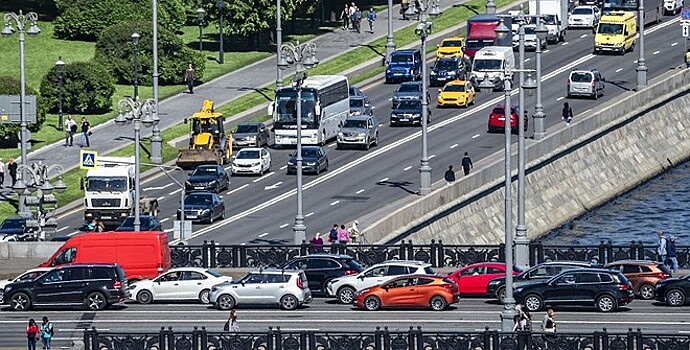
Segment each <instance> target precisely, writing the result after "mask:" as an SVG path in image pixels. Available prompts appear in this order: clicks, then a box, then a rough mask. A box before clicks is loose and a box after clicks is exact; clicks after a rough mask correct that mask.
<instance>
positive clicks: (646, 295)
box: [638, 284, 655, 300]
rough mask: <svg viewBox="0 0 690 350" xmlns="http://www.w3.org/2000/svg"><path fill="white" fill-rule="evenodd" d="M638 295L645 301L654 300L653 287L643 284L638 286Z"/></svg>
mask: <svg viewBox="0 0 690 350" xmlns="http://www.w3.org/2000/svg"><path fill="white" fill-rule="evenodd" d="M638 293H639V294H640V297H641V298H642V299H645V300H649V299H653V298H654V294H655V293H654V286H653V285H651V284H643V285H641V286H640V290H639V291H638Z"/></svg>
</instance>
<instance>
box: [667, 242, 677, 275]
mask: <svg viewBox="0 0 690 350" xmlns="http://www.w3.org/2000/svg"><path fill="white" fill-rule="evenodd" d="M666 254H668V264H666V265H669V267H670V268H671V271H672V272H673V273H677V272H678V255H677V253H676V236H671V237H669V238H668V243H666Z"/></svg>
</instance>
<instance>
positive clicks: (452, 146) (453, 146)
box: [450, 143, 458, 149]
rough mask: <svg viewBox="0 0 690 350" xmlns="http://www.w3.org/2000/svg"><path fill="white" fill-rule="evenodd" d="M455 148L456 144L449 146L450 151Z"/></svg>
mask: <svg viewBox="0 0 690 350" xmlns="http://www.w3.org/2000/svg"><path fill="white" fill-rule="evenodd" d="M455 147H458V144H457V143H456V144H453V145H451V146H450V149H453V148H455Z"/></svg>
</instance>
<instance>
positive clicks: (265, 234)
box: [259, 232, 268, 238]
mask: <svg viewBox="0 0 690 350" xmlns="http://www.w3.org/2000/svg"><path fill="white" fill-rule="evenodd" d="M266 236H268V232H264V233H262V234H260V235H259V238H261V237H266Z"/></svg>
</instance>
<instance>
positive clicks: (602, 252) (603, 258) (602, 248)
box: [599, 241, 609, 264]
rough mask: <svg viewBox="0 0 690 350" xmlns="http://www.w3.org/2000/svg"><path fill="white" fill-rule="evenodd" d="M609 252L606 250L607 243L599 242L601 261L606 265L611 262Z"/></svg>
mask: <svg viewBox="0 0 690 350" xmlns="http://www.w3.org/2000/svg"><path fill="white" fill-rule="evenodd" d="M607 253H608V251H607V250H606V243H604V241H599V260H600V261H601V262H602V263H603V264H606V263H608V262H609V256H608V254H607Z"/></svg>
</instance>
